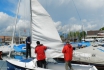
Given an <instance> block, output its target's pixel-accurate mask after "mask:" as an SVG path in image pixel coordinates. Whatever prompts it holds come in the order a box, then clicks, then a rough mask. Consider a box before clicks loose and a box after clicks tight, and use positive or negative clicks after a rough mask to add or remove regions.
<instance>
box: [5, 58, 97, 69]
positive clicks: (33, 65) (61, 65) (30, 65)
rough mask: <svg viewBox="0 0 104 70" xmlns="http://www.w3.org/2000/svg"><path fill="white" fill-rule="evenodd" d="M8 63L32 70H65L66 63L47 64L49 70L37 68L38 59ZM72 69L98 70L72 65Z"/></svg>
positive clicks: (91, 67) (93, 67) (88, 66)
mask: <svg viewBox="0 0 104 70" xmlns="http://www.w3.org/2000/svg"><path fill="white" fill-rule="evenodd" d="M7 63H10V64H11V65H12V66H13V65H14V66H17V67H19V68H20V67H21V68H24V69H32V70H65V67H64V66H65V64H64V63H54V62H49V63H48V64H47V68H48V69H44V68H39V67H37V64H36V59H34V60H32V61H30V62H21V61H19V60H15V59H11V60H7ZM7 66H8V64H7ZM72 67H73V69H74V70H97V68H96V67H95V66H92V65H82V64H72ZM8 68H10V67H8Z"/></svg>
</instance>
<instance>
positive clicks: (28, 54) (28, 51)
mask: <svg viewBox="0 0 104 70" xmlns="http://www.w3.org/2000/svg"><path fill="white" fill-rule="evenodd" d="M28 56H30V58H31V47H30V45H26V58H28Z"/></svg>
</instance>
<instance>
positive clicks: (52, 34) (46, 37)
mask: <svg viewBox="0 0 104 70" xmlns="http://www.w3.org/2000/svg"><path fill="white" fill-rule="evenodd" d="M31 12H32V18H31V19H32V22H31V30H32V32H31V33H32V37H31V38H32V44H31V46H32V47H35V46H36V41H40V43H41V44H43V45H46V46H47V47H50V48H51V50H50V51H49V52H50V54H51V55H50V54H49V55H48V57H61V55H62V53H60V55H59V51H60V52H61V50H62V47H63V43H62V41H61V38H60V36H59V34H58V31H57V29H56V27H55V25H54V22H53V20H52V18H51V16H50V15H49V14H48V13H47V11H46V10H45V9H44V8H43V7H42V5H41V4H40V3H39V2H38V1H37V0H31ZM32 52H33V53H34V49H33V50H32ZM53 52H54V53H53ZM57 52H58V54H57ZM32 56H34V54H33V55H32Z"/></svg>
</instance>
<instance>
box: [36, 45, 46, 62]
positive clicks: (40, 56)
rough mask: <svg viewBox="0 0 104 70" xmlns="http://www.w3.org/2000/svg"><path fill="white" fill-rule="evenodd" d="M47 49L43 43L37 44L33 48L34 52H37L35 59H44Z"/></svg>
mask: <svg viewBox="0 0 104 70" xmlns="http://www.w3.org/2000/svg"><path fill="white" fill-rule="evenodd" d="M46 49H47V47H46V46H44V45H42V44H41V45H37V46H36V48H35V53H36V54H37V60H44V59H45V58H46V55H45V50H46Z"/></svg>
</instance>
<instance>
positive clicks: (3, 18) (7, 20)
mask: <svg viewBox="0 0 104 70" xmlns="http://www.w3.org/2000/svg"><path fill="white" fill-rule="evenodd" d="M13 24H14V18H13V17H11V16H9V15H7V14H6V13H3V12H0V25H2V26H0V30H2V29H3V28H6V27H7V26H9V25H13Z"/></svg>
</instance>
